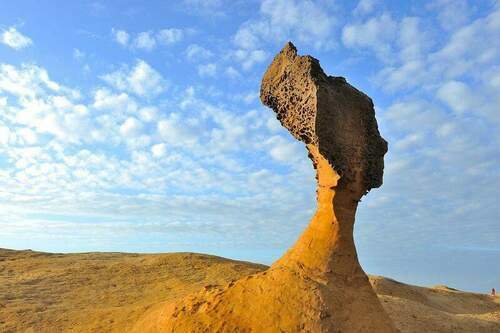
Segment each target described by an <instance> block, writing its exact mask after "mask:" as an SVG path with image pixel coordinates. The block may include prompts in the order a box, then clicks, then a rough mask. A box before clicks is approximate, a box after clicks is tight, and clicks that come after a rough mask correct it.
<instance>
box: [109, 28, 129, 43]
mask: <svg viewBox="0 0 500 333" xmlns="http://www.w3.org/2000/svg"><path fill="white" fill-rule="evenodd" d="M111 33H112V35H113V38H114V39H115V41H116V42H117V43H118V44H120V45H122V46H127V45H128V42H129V39H130V35H129V34H128V32H126V31H125V30H118V29H115V28H113V29H111Z"/></svg>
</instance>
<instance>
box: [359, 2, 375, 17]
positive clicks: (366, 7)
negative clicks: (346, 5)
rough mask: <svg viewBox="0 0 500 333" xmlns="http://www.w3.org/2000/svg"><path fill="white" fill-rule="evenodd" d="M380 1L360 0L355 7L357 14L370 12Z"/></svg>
mask: <svg viewBox="0 0 500 333" xmlns="http://www.w3.org/2000/svg"><path fill="white" fill-rule="evenodd" d="M378 3H379V0H360V1H359V2H358V4H357V5H356V8H354V14H355V15H366V14H370V13H371V12H372V11H373V10H374V9H375V6H376V5H377V4H378Z"/></svg>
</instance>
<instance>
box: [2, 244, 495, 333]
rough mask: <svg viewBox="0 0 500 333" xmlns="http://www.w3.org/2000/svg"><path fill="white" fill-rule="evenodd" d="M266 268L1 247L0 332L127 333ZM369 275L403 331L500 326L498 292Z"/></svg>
mask: <svg viewBox="0 0 500 333" xmlns="http://www.w3.org/2000/svg"><path fill="white" fill-rule="evenodd" d="M264 269H266V266H263V265H257V264H252V263H248V262H240V261H234V260H228V259H224V258H220V257H215V256H209V255H204V254H192V253H169V254H128V253H83V254H50V253H40V252H33V251H12V250H4V249H0V332H5V333H10V332H12V333H13V332H16V333H17V332H36V333H38V332H50V333H53V332H54V333H55V332H127V331H128V330H129V329H130V328H131V327H132V326H133V325H134V324H135V322H136V321H137V320H138V319H139V318H140V317H141V316H142V315H143V314H144V313H145V312H146V311H148V310H150V309H151V308H152V307H153V308H154V307H158V306H161V305H162V304H165V303H167V302H170V301H172V300H174V299H176V298H178V297H182V296H185V295H187V294H189V293H192V292H194V291H197V290H199V289H201V288H203V287H204V286H207V285H223V284H225V283H228V282H230V281H232V280H235V279H238V278H240V277H242V276H245V275H249V274H252V273H255V272H259V271H262V270H264ZM370 280H371V283H372V285H373V286H374V288H375V290H376V292H377V294H378V296H379V298H380V299H381V301H382V304H383V306H384V308H385V309H386V310H387V311H388V313H389V315H390V316H391V318H392V319H393V320H394V322H395V324H396V326H397V327H398V328H399V329H400V330H401V332H402V333H407V332H408V333H410V332H411V333H417V332H419V333H420V332H443V333H444V332H446V333H448V332H450V333H451V332H471V333H476V332H477V333H481V332H485V333H486V332H487V333H495V332H500V297H497V298H496V299H493V298H492V297H490V296H488V295H483V294H473V293H466V292H461V291H458V290H454V289H450V288H447V287H445V286H437V287H433V288H423V287H416V286H411V285H406V284H402V283H399V282H397V281H394V280H391V279H388V278H383V277H376V276H372V277H370Z"/></svg>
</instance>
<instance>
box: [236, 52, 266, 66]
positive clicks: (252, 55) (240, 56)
mask: <svg viewBox="0 0 500 333" xmlns="http://www.w3.org/2000/svg"><path fill="white" fill-rule="evenodd" d="M234 57H235V59H236V60H238V61H240V62H241V66H242V67H243V69H244V70H246V71H248V70H250V69H251V68H252V67H253V66H254V65H255V64H258V63H261V62H263V61H265V60H266V59H267V57H268V54H267V53H266V52H265V51H264V50H252V51H249V50H243V49H240V50H237V51H235V52H234Z"/></svg>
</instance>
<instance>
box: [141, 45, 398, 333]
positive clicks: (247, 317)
mask: <svg viewBox="0 0 500 333" xmlns="http://www.w3.org/2000/svg"><path fill="white" fill-rule="evenodd" d="M261 100H262V102H263V103H264V104H266V105H267V106H269V107H271V108H272V109H273V110H274V111H275V112H276V113H277V116H278V119H279V120H280V121H281V123H282V125H283V126H285V127H286V128H287V129H288V130H289V131H290V132H291V133H292V135H293V136H294V137H295V138H297V139H298V140H301V141H303V142H304V143H305V144H306V146H307V149H308V151H309V157H310V158H311V160H312V161H313V164H314V167H315V168H316V170H317V181H318V189H317V201H318V208H317V211H316V213H315V215H314V217H313V218H312V220H311V222H310V224H309V226H308V227H307V229H306V230H305V231H304V233H303V234H302V235H301V237H300V238H299V240H298V241H297V242H296V243H295V245H294V246H293V247H292V248H291V249H290V250H289V251H288V252H287V253H286V254H285V255H284V256H283V257H282V258H281V259H279V260H278V261H276V262H275V263H274V264H273V265H272V266H271V267H270V268H269V269H268V270H267V271H265V272H262V273H258V274H255V275H251V276H249V277H247V278H244V279H241V280H238V281H236V282H233V283H230V284H229V285H227V286H225V287H223V288H206V290H204V291H201V292H200V293H198V294H195V295H192V296H190V297H188V298H186V299H184V300H182V301H181V302H180V303H177V304H172V305H170V306H168V307H166V308H165V309H163V311H162V312H161V313H152V314H151V315H150V316H149V317H148V318H145V319H144V320H143V321H142V322H141V323H140V324H139V326H138V327H139V328H140V330H141V331H143V332H145V331H155V332H256V333H257V332H258V333H260V332H336V333H337V332H339V333H340V332H342V333H347V332H356V333H359V332H370V333H373V332H377V333H379V332H380V333H384V332H396V331H397V330H396V329H395V328H394V325H393V323H392V322H391V320H390V319H389V317H388V315H387V314H386V313H385V311H384V309H383V308H382V306H381V304H380V302H379V300H378V298H377V296H376V294H375V292H374V291H373V289H372V287H371V285H370V283H369V281H368V277H367V276H366V274H365V273H364V272H363V270H362V268H361V267H360V265H359V263H358V259H357V254H356V249H355V246H354V240H353V226H354V217H355V213H356V208H357V205H358V202H359V200H360V198H361V197H362V196H363V195H364V194H366V193H367V192H368V191H369V190H370V189H371V188H375V187H379V186H380V185H381V184H382V175H383V156H384V154H385V153H386V151H387V143H386V142H385V141H384V139H383V138H382V137H381V136H380V134H379V132H378V129H377V122H376V120H375V112H374V109H373V103H372V101H371V99H370V98H369V97H368V96H366V95H365V94H363V93H362V92H360V91H358V90H356V89H355V88H354V87H352V86H351V85H349V84H348V83H347V82H346V80H345V79H344V78H341V77H332V76H327V75H326V74H325V73H324V72H323V70H322V69H321V67H320V65H319V62H318V61H317V60H316V59H314V58H312V57H310V56H298V55H297V50H296V48H295V47H294V46H293V45H292V44H291V43H288V44H287V45H286V46H285V47H284V49H283V50H282V51H281V52H280V53H279V54H278V55H276V57H275V58H274V60H273V62H272V64H271V65H270V66H269V68H268V70H267V71H266V73H265V75H264V78H263V80H262V86H261Z"/></svg>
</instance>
